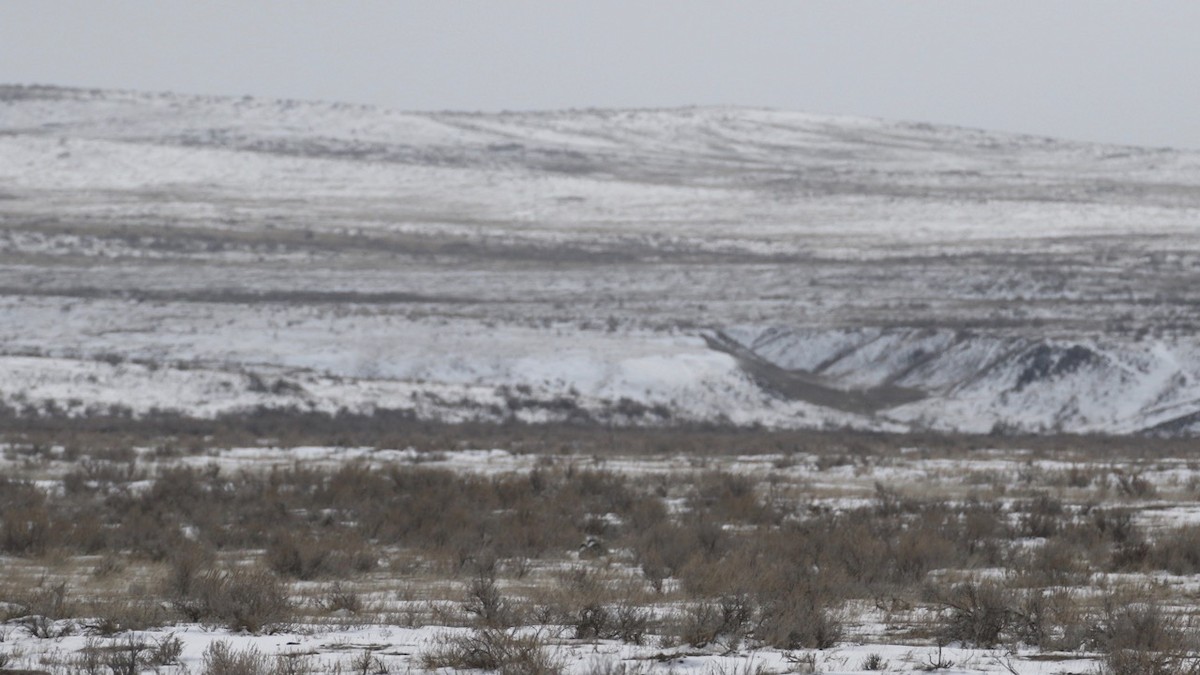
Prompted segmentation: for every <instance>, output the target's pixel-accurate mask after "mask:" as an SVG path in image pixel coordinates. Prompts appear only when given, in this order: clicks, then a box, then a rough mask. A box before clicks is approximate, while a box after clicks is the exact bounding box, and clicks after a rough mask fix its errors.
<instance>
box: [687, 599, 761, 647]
mask: <svg viewBox="0 0 1200 675" xmlns="http://www.w3.org/2000/svg"><path fill="white" fill-rule="evenodd" d="M754 614H755V608H754V604H753V602H752V601H751V600H750V598H749V597H748V596H745V595H728V596H725V597H722V598H720V599H718V600H715V601H705V602H700V603H697V604H694V605H692V606H691V607H689V608H687V609H686V610H684V611H683V612H682V614H681V615H680V616H679V617H677V619H676V629H675V630H676V637H678V638H679V640H681V641H682V642H684V643H685V644H688V645H691V646H693V647H706V646H708V645H710V644H720V645H722V646H724V647H725V648H726V649H731V650H732V649H737V648H738V646H739V645H740V644H741V643H742V642H743V641H744V640H745V639H746V637H747V636H748V635H749V634H750V632H751V630H752V629H753V624H752V620H753V618H754Z"/></svg>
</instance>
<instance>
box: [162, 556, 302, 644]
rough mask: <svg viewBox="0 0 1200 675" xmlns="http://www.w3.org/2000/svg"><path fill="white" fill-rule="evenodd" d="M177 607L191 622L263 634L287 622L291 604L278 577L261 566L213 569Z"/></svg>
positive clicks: (177, 602) (199, 578)
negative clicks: (207, 623) (205, 622)
mask: <svg viewBox="0 0 1200 675" xmlns="http://www.w3.org/2000/svg"><path fill="white" fill-rule="evenodd" d="M174 606H175V608H176V609H177V610H179V611H180V613H182V614H183V615H184V616H186V617H187V618H188V619H190V620H192V621H212V622H219V623H222V624H224V625H225V626H226V627H227V628H229V629H230V630H233V631H241V630H244V631H247V632H250V633H260V632H262V631H264V630H267V629H269V628H271V627H273V626H275V625H278V624H281V623H284V622H286V621H287V619H288V618H289V617H290V615H291V614H290V612H291V603H290V602H289V601H288V597H287V592H286V590H285V588H284V586H283V584H282V583H281V582H280V581H279V579H278V577H276V576H275V575H273V574H271V573H270V572H268V571H266V570H262V569H258V568H243V567H235V568H233V569H229V570H218V569H210V570H206V571H205V572H203V573H201V574H200V575H198V576H197V577H196V579H195V580H194V581H193V582H192V588H191V592H190V593H189V594H188V595H186V596H184V597H180V598H176V599H175V601H174Z"/></svg>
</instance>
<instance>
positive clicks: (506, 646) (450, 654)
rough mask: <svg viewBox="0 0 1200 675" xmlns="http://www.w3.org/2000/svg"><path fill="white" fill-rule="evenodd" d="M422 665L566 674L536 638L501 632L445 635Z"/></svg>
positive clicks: (508, 674)
mask: <svg viewBox="0 0 1200 675" xmlns="http://www.w3.org/2000/svg"><path fill="white" fill-rule="evenodd" d="M421 663H422V665H423V666H424V667H425V668H428V669H430V670H434V669H439V668H454V669H458V670H488V671H496V672H498V673H500V675H558V674H559V673H561V672H562V670H563V666H562V664H561V663H560V662H559V661H558V659H557V658H555V657H554V655H552V654H551V652H550V651H549V650H548V649H547V648H546V645H545V644H544V643H543V642H542V640H541V639H540V638H538V637H537V636H536V635H522V634H519V633H517V632H516V631H512V630H501V629H498V628H480V629H476V630H474V631H471V632H469V633H460V634H455V635H443V636H441V637H440V638H439V639H438V640H437V642H436V644H435V645H434V647H433V648H432V649H430V650H429V651H427V652H425V653H424V654H422V655H421Z"/></svg>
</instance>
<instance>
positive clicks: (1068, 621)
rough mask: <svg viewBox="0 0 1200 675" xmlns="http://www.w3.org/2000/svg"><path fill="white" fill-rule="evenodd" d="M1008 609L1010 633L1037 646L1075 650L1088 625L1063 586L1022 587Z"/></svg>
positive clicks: (1072, 595) (1080, 642)
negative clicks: (1011, 614)
mask: <svg viewBox="0 0 1200 675" xmlns="http://www.w3.org/2000/svg"><path fill="white" fill-rule="evenodd" d="M1012 611H1013V625H1012V631H1013V635H1014V636H1015V637H1016V638H1017V639H1018V640H1020V641H1021V642H1023V643H1025V644H1027V645H1032V646H1035V647H1039V648H1041V649H1050V650H1057V651H1074V650H1077V649H1079V648H1080V647H1082V646H1083V644H1084V643H1085V642H1086V641H1087V639H1088V632H1089V631H1090V630H1091V628H1092V626H1091V623H1090V622H1089V621H1088V619H1087V617H1086V616H1084V614H1083V612H1082V611H1081V610H1080V608H1079V603H1078V601H1077V600H1076V598H1075V596H1074V594H1072V593H1071V592H1069V591H1066V590H1056V591H1044V590H1042V589H1035V590H1030V591H1026V592H1025V593H1023V594H1022V595H1020V596H1018V599H1017V601H1016V604H1015V606H1014V607H1013V610H1012Z"/></svg>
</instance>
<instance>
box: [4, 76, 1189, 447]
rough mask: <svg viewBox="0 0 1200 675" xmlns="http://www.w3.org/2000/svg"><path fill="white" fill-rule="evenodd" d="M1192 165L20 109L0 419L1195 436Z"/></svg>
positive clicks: (389, 122) (642, 130)
mask: <svg viewBox="0 0 1200 675" xmlns="http://www.w3.org/2000/svg"><path fill="white" fill-rule="evenodd" d="M1197 282H1200V153H1195V152H1185V151H1178V150H1171V149H1163V148H1136V147H1117V146H1108V145H1095V144H1086V143H1075V142H1063V141H1057V140H1054V139H1047V138H1036V137H1028V136H1015V135H1005V134H996V133H989V132H983V131H976V130H970V129H960V128H951V127H941V126H931V125H926V124H914V123H899V122H885V121H880V120H872V119H855V118H842V117H828V116H817V115H807V114H800V113H792V112H782V111H774V110H760V109H743V108H695V109H678V110H611V111H610V110H577V111H561V112H547V113H495V114H474V113H406V112H399V111H394V110H387V109H380V108H371V107H362V106H351V105H343V104H331V103H307V102H296V101H270V100H260V99H252V98H209V97H194V96H184V95H176V94H141V93H130V92H119V91H90V90H75V89H62V88H54V87H19V86H7V87H0V307H2V308H3V309H2V311H3V316H4V317H5V319H6V320H5V321H4V322H3V323H2V324H0V400H2V401H3V402H4V403H5V404H7V405H8V406H10V407H12V408H14V409H15V410H16V411H17V412H30V413H34V412H38V413H45V412H46V411H48V410H53V411H66V412H68V413H70V414H89V413H90V414H102V413H104V412H106V411H109V410H111V409H114V406H115V407H116V408H119V409H121V410H128V411H131V412H132V413H134V414H142V413H146V412H148V411H151V410H169V411H176V412H180V413H184V414H187V415H195V416H214V415H219V414H223V413H229V412H237V411H244V410H247V409H252V408H256V407H259V406H266V407H274V408H294V409H297V410H302V411H305V410H314V411H327V412H332V411H337V410H341V409H348V410H352V411H361V412H369V411H371V410H377V409H391V410H407V411H412V412H413V413H415V414H416V415H418V416H419V417H422V418H428V419H440V420H450V421H458V420H494V421H504V420H508V419H517V420H522V421H529V422H536V421H554V420H562V419H574V420H585V419H586V420H592V421H598V422H602V423H606V424H607V423H615V424H655V425H661V424H671V423H711V424H732V425H763V426H766V427H769V428H788V427H792V428H800V427H839V428H840V427H853V428H862V429H879V430H890V431H903V430H908V429H922V430H924V429H932V430H960V431H970V432H988V431H1029V432H1087V433H1090V432H1095V433H1115V434H1127V433H1137V432H1142V431H1147V430H1156V431H1158V432H1163V433H1187V432H1189V431H1190V430H1192V429H1193V428H1196V424H1197V422H1196V420H1197V419H1200V417H1198V416H1200V348H1198V346H1197V344H1196V342H1195V338H1194V336H1195V333H1196V329H1197V314H1196V311H1195V310H1196V307H1197V303H1198V302H1200V283H1197Z"/></svg>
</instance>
